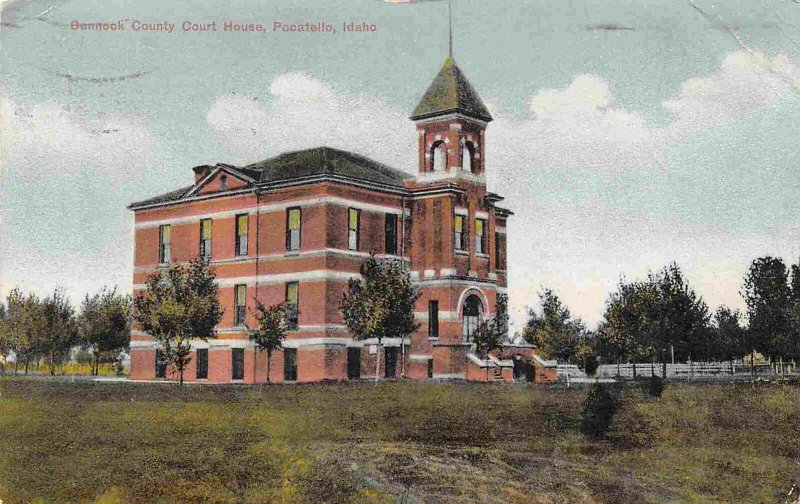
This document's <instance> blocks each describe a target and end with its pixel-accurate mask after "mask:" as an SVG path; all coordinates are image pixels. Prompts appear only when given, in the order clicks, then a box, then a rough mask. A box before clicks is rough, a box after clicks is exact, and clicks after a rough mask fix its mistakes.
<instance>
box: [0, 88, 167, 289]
mask: <svg viewBox="0 0 800 504" xmlns="http://www.w3.org/2000/svg"><path fill="white" fill-rule="evenodd" d="M0 129H1V130H2V135H0V137H2V140H0V142H2V143H1V144H0V151H1V152H0V166H2V178H0V294H3V293H6V292H7V291H8V290H9V289H11V288H12V287H14V286H21V287H23V288H24V289H26V290H32V291H34V292H38V293H40V294H44V293H46V292H49V291H51V290H52V289H53V288H54V287H55V286H56V285H60V286H63V287H65V288H66V289H67V292H68V293H69V294H70V295H73V296H76V297H79V296H82V295H83V294H84V293H85V292H86V289H95V288H97V289H99V288H100V287H101V286H102V284H103V283H107V284H109V285H114V284H118V285H120V286H122V287H126V286H128V285H130V282H131V263H132V260H133V258H132V251H131V246H130V244H131V241H130V239H131V229H132V228H131V224H132V219H131V215H130V212H128V211H127V210H125V206H126V205H128V204H129V203H130V202H131V200H132V199H133V198H134V196H133V195H139V196H141V195H142V194H143V193H146V192H149V191H150V190H152V187H154V186H159V185H161V181H160V180H159V179H158V178H157V177H152V175H153V173H154V171H155V170H149V169H150V168H151V167H152V166H153V165H155V164H156V158H157V156H158V154H159V145H158V142H157V140H156V138H155V136H154V135H153V134H152V132H151V130H150V128H149V127H148V125H147V124H146V123H145V122H144V121H143V120H142V119H141V118H140V117H135V116H126V115H121V114H101V115H98V114H92V113H89V112H87V111H86V110H85V109H82V108H72V107H69V106H65V105H61V104H58V103H56V102H53V101H49V102H45V103H38V104H33V105H19V104H17V103H15V102H14V101H13V100H12V99H10V98H9V97H8V96H0ZM148 171H149V177H148V173H147V172H148ZM87 279H88V280H87ZM87 283H88V285H87ZM74 300H76V299H74Z"/></svg>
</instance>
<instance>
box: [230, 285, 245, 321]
mask: <svg viewBox="0 0 800 504" xmlns="http://www.w3.org/2000/svg"><path fill="white" fill-rule="evenodd" d="M233 297H234V300H233V325H237V326H238V325H243V324H244V322H245V316H246V315H247V311H246V308H247V286H246V285H237V286H235V287H234V288H233Z"/></svg>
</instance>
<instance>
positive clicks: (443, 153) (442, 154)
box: [431, 140, 447, 172]
mask: <svg viewBox="0 0 800 504" xmlns="http://www.w3.org/2000/svg"><path fill="white" fill-rule="evenodd" d="M446 165H447V150H446V146H445V144H444V142H442V141H441V140H440V141H438V142H436V143H435V144H433V147H432V148H431V171H434V172H438V171H444V170H445V168H446Z"/></svg>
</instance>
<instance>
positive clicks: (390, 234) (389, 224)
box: [385, 214, 397, 254]
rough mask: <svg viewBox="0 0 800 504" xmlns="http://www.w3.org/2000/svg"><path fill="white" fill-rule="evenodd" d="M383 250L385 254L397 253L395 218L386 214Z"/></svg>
mask: <svg viewBox="0 0 800 504" xmlns="http://www.w3.org/2000/svg"><path fill="white" fill-rule="evenodd" d="M385 230H386V235H385V250H386V253H387V254H396V253H397V216H396V215H395V214H386V223H385Z"/></svg>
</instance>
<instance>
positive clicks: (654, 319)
mask: <svg viewBox="0 0 800 504" xmlns="http://www.w3.org/2000/svg"><path fill="white" fill-rule="evenodd" d="M710 318H711V315H710V313H709V311H708V306H707V305H706V303H705V301H703V298H702V297H700V296H699V295H698V294H697V293H696V292H695V291H694V289H692V288H691V287H690V286H689V284H688V283H687V282H686V280H685V279H684V277H683V273H682V271H681V269H680V267H679V266H678V265H677V264H675V263H672V264H670V265H668V266H666V267H665V268H664V269H662V270H661V271H659V272H657V273H652V272H651V273H649V274H648V276H647V279H646V280H644V281H637V282H630V283H626V282H625V281H622V282H620V286H619V290H618V292H616V293H613V294H612V295H611V297H610V298H609V302H608V303H607V305H606V313H605V314H604V317H603V321H602V322H601V325H600V334H601V341H602V342H603V344H602V346H603V347H604V348H605V349H611V351H614V352H617V355H618V356H621V355H625V354H626V353H627V354H628V355H631V356H632V357H634V358H636V357H637V356H641V355H642V354H646V353H648V351H649V352H652V353H654V354H660V355H661V361H662V365H663V369H662V373H663V375H664V376H666V373H667V351H668V350H670V349H673V350H674V352H675V354H676V356H677V358H678V359H679V360H686V359H687V358H697V357H698V356H700V357H703V356H704V355H706V354H707V353H708V347H709V338H710V336H711V334H710V326H709V322H710Z"/></svg>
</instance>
